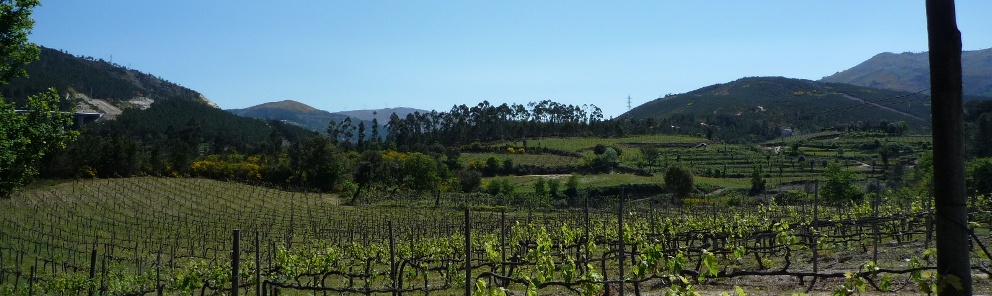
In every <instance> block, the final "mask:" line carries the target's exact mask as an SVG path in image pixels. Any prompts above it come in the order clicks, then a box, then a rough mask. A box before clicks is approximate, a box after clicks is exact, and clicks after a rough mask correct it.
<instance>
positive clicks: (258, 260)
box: [255, 230, 262, 296]
mask: <svg viewBox="0 0 992 296" xmlns="http://www.w3.org/2000/svg"><path fill="white" fill-rule="evenodd" d="M255 295H256V296H261V295H262V249H261V244H260V238H259V233H258V230H255Z"/></svg>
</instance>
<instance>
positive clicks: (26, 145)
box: [0, 89, 77, 198]
mask: <svg viewBox="0 0 992 296" xmlns="http://www.w3.org/2000/svg"><path fill="white" fill-rule="evenodd" d="M58 104H59V94H58V93H57V92H56V91H55V90H54V89H51V90H49V91H48V92H45V93H41V94H38V95H35V96H31V97H29V98H28V105H27V106H25V107H26V109H27V110H30V112H28V113H26V114H21V113H17V112H16V111H15V110H14V106H13V105H12V104H10V103H7V101H6V100H0V198H5V197H9V196H10V195H11V194H12V193H14V192H15V191H17V189H18V188H20V187H21V186H24V185H26V184H28V183H29V182H30V181H31V180H32V179H33V178H34V177H35V176H37V175H38V167H37V166H38V163H39V162H40V161H41V159H42V157H43V156H45V154H47V153H49V152H52V151H56V150H59V149H63V148H65V146H66V144H67V143H69V142H71V141H72V140H73V139H75V137H76V134H77V133H76V132H75V131H72V130H70V129H69V128H70V127H71V126H72V114H71V113H63V112H58V111H59V110H58V109H57V107H56V106H58Z"/></svg>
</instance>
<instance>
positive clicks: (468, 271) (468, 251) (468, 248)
mask: <svg viewBox="0 0 992 296" xmlns="http://www.w3.org/2000/svg"><path fill="white" fill-rule="evenodd" d="M472 286H474V285H473V284H472V218H471V216H469V210H468V206H467V205H466V206H465V295H472Z"/></svg>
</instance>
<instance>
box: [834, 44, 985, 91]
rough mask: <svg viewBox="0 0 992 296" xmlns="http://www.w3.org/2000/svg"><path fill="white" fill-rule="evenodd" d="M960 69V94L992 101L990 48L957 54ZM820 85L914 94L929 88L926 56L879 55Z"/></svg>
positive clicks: (927, 58) (928, 58)
mask: <svg viewBox="0 0 992 296" xmlns="http://www.w3.org/2000/svg"><path fill="white" fill-rule="evenodd" d="M961 66H962V80H963V83H964V85H963V91H964V94H965V95H972V96H982V97H992V48H989V49H982V50H974V51H963V52H961ZM820 81H821V82H838V83H848V84H854V85H860V86H867V87H874V88H882V89H892V90H900V91H911V92H915V91H919V90H922V89H928V88H930V56H929V54H928V53H927V52H920V53H912V52H904V53H899V54H896V53H891V52H885V53H880V54H877V55H875V56H874V57H872V58H870V59H868V60H866V61H864V62H862V63H860V64H858V65H857V66H854V67H853V68H850V69H847V70H844V71H841V72H837V73H835V74H833V75H830V76H827V77H823V79H820Z"/></svg>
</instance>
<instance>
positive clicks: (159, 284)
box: [155, 246, 165, 296]
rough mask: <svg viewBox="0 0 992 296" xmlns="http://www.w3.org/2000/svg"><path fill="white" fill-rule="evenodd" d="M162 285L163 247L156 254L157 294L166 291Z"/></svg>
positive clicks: (160, 295) (160, 294)
mask: <svg viewBox="0 0 992 296" xmlns="http://www.w3.org/2000/svg"><path fill="white" fill-rule="evenodd" d="M163 288H164V287H163V286H162V248H161V246H160V247H159V249H158V254H156V255H155V295H158V296H162V294H163V293H164V292H165V291H164V290H163Z"/></svg>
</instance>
